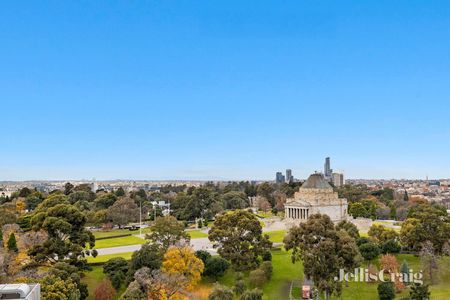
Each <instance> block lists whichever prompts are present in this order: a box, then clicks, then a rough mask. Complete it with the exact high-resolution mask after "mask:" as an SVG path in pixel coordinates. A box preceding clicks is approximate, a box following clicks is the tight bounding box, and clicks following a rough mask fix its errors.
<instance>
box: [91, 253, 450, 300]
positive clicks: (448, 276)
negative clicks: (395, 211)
mask: <svg viewBox="0 0 450 300" xmlns="http://www.w3.org/2000/svg"><path fill="white" fill-rule="evenodd" d="M131 255H132V253H122V254H114V255H103V256H102V257H101V259H100V260H99V261H100V262H105V261H107V260H108V259H110V258H112V257H118V256H120V257H123V258H125V259H130V258H131ZM397 259H398V261H399V262H400V263H401V262H402V261H403V260H406V261H407V262H408V264H409V266H410V267H411V268H413V269H414V270H420V260H419V258H418V257H415V256H414V255H411V254H400V255H397ZM88 261H89V259H88ZM96 261H97V260H96ZM272 263H273V277H272V279H271V280H270V281H269V282H268V283H267V284H266V285H265V286H264V288H263V291H264V299H266V300H272V299H289V286H290V284H291V282H292V280H302V279H303V277H302V276H303V265H302V264H301V262H298V263H296V264H292V262H291V256H290V253H289V252H286V251H284V250H274V251H272ZM448 263H450V261H448ZM374 264H377V262H374ZM442 269H445V267H444V266H442ZM446 269H447V272H445V274H443V276H441V281H440V283H439V284H436V285H433V286H431V287H430V291H431V295H432V299H433V300H448V295H450V284H449V283H450V269H449V268H448V267H447V268H446ZM102 270H103V268H102V266H97V265H96V266H93V270H92V271H90V272H88V273H86V277H85V278H84V279H83V281H84V282H86V283H87V284H88V285H89V293H90V295H93V294H94V290H95V285H96V284H97V285H98V283H99V282H101V280H103V278H104V274H103V271H102ZM219 282H220V283H221V284H224V285H227V286H232V285H233V284H234V271H233V270H228V271H227V272H226V274H225V275H224V276H223V277H222V278H220V279H219ZM212 288H213V281H212V280H209V279H203V280H202V282H201V283H200V285H199V291H201V294H203V295H204V294H207V293H205V291H207V290H210V289H212ZM119 292H123V290H120V291H119ZM406 295H408V289H405V290H404V291H403V292H402V293H400V294H397V296H396V299H401V298H402V297H404V296H406ZM90 299H93V298H90ZM202 299H207V298H202ZM331 299H364V300H378V293H377V284H376V283H354V282H352V283H350V284H349V287H345V286H344V287H343V293H342V298H339V297H334V296H333V297H331Z"/></svg>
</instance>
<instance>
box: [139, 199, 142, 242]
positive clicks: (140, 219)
mask: <svg viewBox="0 0 450 300" xmlns="http://www.w3.org/2000/svg"><path fill="white" fill-rule="evenodd" d="M139 236H140V237H142V199H141V200H140V201H139Z"/></svg>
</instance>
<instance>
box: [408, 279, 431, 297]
mask: <svg viewBox="0 0 450 300" xmlns="http://www.w3.org/2000/svg"><path fill="white" fill-rule="evenodd" d="M430 295H431V293H430V291H429V290H428V285H427V284H419V283H414V284H413V285H412V286H411V290H410V291H409V297H410V299H411V300H428V299H430Z"/></svg>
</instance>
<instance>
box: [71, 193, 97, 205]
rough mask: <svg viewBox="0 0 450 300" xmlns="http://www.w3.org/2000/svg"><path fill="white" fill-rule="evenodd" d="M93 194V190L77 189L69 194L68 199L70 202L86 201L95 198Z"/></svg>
mask: <svg viewBox="0 0 450 300" xmlns="http://www.w3.org/2000/svg"><path fill="white" fill-rule="evenodd" d="M91 194H93V193H92V192H91V191H89V192H86V191H76V192H73V193H71V194H70V195H69V196H68V200H69V203H70V204H75V203H76V202H79V201H86V202H90V201H92V200H93V198H92V196H91ZM94 198H95V194H94Z"/></svg>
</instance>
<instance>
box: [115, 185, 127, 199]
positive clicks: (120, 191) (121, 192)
mask: <svg viewBox="0 0 450 300" xmlns="http://www.w3.org/2000/svg"><path fill="white" fill-rule="evenodd" d="M115 194H116V196H117V197H123V196H125V190H124V189H123V188H122V187H119V188H118V189H117V190H116V192H115Z"/></svg>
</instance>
